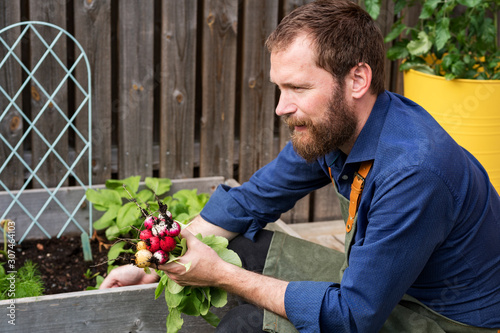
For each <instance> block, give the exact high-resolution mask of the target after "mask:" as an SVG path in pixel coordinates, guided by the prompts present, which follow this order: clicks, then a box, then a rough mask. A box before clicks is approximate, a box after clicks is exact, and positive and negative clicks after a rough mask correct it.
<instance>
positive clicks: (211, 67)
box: [200, 0, 238, 178]
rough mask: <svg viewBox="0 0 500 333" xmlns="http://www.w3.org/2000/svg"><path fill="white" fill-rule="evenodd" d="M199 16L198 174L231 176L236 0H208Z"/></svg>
mask: <svg viewBox="0 0 500 333" xmlns="http://www.w3.org/2000/svg"><path fill="white" fill-rule="evenodd" d="M202 17H203V47H202V50H201V52H202V53H201V54H203V59H202V83H203V92H202V119H201V133H200V134H201V138H200V145H201V155H200V175H201V176H202V177H206V176H214V175H221V176H223V177H225V178H232V176H233V162H234V152H233V146H234V141H233V140H234V119H235V103H236V102H235V98H236V97H235V94H236V91H235V89H234V88H235V86H236V55H237V43H236V42H237V40H236V38H237V29H238V27H237V25H238V2H237V1H230V0H207V1H205V2H204V8H203V16H202Z"/></svg>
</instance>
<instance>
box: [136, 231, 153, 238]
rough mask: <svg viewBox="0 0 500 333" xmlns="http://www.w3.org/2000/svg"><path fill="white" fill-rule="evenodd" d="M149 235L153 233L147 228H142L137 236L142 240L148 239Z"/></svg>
mask: <svg viewBox="0 0 500 333" xmlns="http://www.w3.org/2000/svg"><path fill="white" fill-rule="evenodd" d="M151 237H153V233H152V232H151V230H149V229H144V230H142V231H141V233H140V234H139V238H140V239H142V240H146V239H150V238H151Z"/></svg>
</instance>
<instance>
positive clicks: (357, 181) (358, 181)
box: [328, 161, 373, 233]
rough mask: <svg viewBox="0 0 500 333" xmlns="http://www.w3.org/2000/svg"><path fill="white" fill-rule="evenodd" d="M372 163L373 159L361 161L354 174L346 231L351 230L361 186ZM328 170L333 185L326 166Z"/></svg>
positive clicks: (363, 185) (329, 170) (361, 189)
mask: <svg viewBox="0 0 500 333" xmlns="http://www.w3.org/2000/svg"><path fill="white" fill-rule="evenodd" d="M372 165H373V161H365V162H363V163H361V166H360V167H359V170H358V172H356V173H355V174H354V180H353V182H352V185H351V196H350V198H349V217H348V219H347V221H346V224H345V231H346V232H347V233H348V232H350V231H351V230H352V225H353V223H354V217H355V216H356V212H357V211H358V206H359V202H360V201H361V193H362V192H363V188H364V187H365V178H366V176H367V175H368V172H369V171H370V169H371V167H372ZM328 172H329V173H330V179H331V180H332V183H333V186H335V181H334V180H333V177H332V170H331V168H328Z"/></svg>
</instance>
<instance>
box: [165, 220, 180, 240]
mask: <svg viewBox="0 0 500 333" xmlns="http://www.w3.org/2000/svg"><path fill="white" fill-rule="evenodd" d="M180 233H181V225H180V224H179V222H177V221H173V222H172V226H171V227H170V228H167V232H166V234H167V236H170V237H176V236H178V235H179V234H180Z"/></svg>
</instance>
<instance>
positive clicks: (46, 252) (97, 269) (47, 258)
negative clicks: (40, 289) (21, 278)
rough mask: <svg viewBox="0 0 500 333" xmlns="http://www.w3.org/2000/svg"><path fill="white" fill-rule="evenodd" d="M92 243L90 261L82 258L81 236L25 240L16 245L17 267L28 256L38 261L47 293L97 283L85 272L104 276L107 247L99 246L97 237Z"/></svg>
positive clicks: (56, 292) (84, 287)
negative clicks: (91, 259)
mask: <svg viewBox="0 0 500 333" xmlns="http://www.w3.org/2000/svg"><path fill="white" fill-rule="evenodd" d="M90 244H91V247H92V257H93V261H91V262H87V261H84V258H83V250H82V243H81V239H80V237H79V236H75V237H64V236H63V237H61V238H59V239H58V238H52V239H40V240H25V241H23V242H22V243H21V244H18V245H17V246H16V247H17V248H16V266H17V267H16V268H17V269H19V268H20V267H21V266H22V265H23V264H24V262H25V261H26V260H28V259H29V260H31V261H33V262H34V263H36V264H37V267H38V269H39V271H40V273H41V275H42V279H43V281H44V287H45V291H44V293H43V294H44V295H51V294H59V293H66V292H70V291H82V290H85V289H86V288H87V287H89V286H92V287H95V286H96V278H95V277H94V278H92V279H89V278H87V277H86V276H85V275H86V272H87V270H90V273H91V274H90V275H94V274H95V273H99V274H100V275H101V276H104V277H105V276H106V272H107V268H108V264H107V253H108V251H107V250H106V249H105V248H104V246H102V245H101V246H99V242H98V241H97V240H96V239H92V240H91V241H90ZM99 247H101V248H99Z"/></svg>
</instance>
